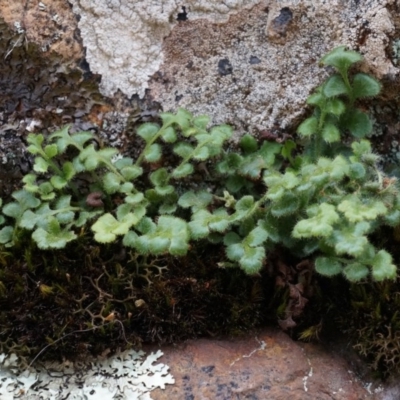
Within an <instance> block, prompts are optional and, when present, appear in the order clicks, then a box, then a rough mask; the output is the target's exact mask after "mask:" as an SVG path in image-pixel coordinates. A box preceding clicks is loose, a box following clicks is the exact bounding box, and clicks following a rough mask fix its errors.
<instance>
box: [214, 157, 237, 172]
mask: <svg viewBox="0 0 400 400" xmlns="http://www.w3.org/2000/svg"><path fill="white" fill-rule="evenodd" d="M242 160H243V157H241V156H240V155H239V154H237V153H228V154H226V155H224V158H223V160H222V161H221V162H219V163H218V164H217V166H216V171H217V172H218V173H219V174H223V175H230V174H232V173H234V172H235V170H236V169H237V168H238V167H239V165H240V163H241V162H242Z"/></svg>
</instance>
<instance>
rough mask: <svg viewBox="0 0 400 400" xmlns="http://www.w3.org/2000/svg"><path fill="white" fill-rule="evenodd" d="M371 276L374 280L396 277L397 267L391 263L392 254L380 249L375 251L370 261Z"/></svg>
mask: <svg viewBox="0 0 400 400" xmlns="http://www.w3.org/2000/svg"><path fill="white" fill-rule="evenodd" d="M371 265H372V277H373V278H374V279H375V280H376V281H378V282H379V281H383V280H385V279H396V276H397V268H396V266H395V265H394V264H393V261H392V256H391V255H390V254H389V253H388V252H387V251H385V250H380V251H378V253H376V255H375V257H374V258H373V259H372V261H371Z"/></svg>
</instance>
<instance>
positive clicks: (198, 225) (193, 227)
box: [189, 208, 231, 240]
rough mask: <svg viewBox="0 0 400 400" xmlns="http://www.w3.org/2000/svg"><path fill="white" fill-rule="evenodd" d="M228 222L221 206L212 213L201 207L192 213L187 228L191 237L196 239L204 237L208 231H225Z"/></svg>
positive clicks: (227, 217) (225, 212) (226, 214)
mask: <svg viewBox="0 0 400 400" xmlns="http://www.w3.org/2000/svg"><path fill="white" fill-rule="evenodd" d="M230 223H231V222H230V219H229V215H228V213H227V211H226V210H225V209H223V208H220V209H217V210H215V211H214V213H213V214H211V213H210V212H209V211H207V210H204V209H201V210H199V211H196V212H194V213H193V215H192V219H191V221H190V222H189V229H190V232H191V237H192V238H193V239H195V240H197V239H202V238H204V237H206V236H207V235H208V234H209V233H210V231H216V232H225V231H226V229H227V228H228V227H229V225H230Z"/></svg>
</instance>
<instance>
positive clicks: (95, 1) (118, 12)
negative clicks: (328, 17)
mask: <svg viewBox="0 0 400 400" xmlns="http://www.w3.org/2000/svg"><path fill="white" fill-rule="evenodd" d="M69 2H70V3H71V4H72V5H73V11H74V12H75V13H76V14H77V15H79V17H80V20H79V29H80V31H81V35H82V39H83V44H84V46H85V47H86V58H87V61H88V62H89V64H90V68H91V71H92V72H94V73H97V74H100V75H102V81H101V90H102V93H103V94H105V95H108V96H112V95H113V94H114V93H115V92H116V91H117V90H118V89H120V90H121V91H122V92H123V93H125V94H126V95H128V96H132V95H133V94H139V95H140V96H141V97H143V96H144V93H145V90H146V88H147V81H148V79H149V77H150V76H151V75H153V74H154V73H155V72H156V71H157V70H158V68H159V66H160V64H161V63H162V61H163V55H162V41H163V39H164V38H165V37H166V36H168V35H169V33H170V31H171V29H172V27H173V26H174V25H175V24H177V23H178V21H177V15H178V13H181V12H182V2H181V1H178V0H163V1H149V0H136V1H131V0H69ZM256 3H258V0H225V1H214V0H187V1H185V3H184V6H185V10H186V11H187V13H188V15H189V17H190V19H198V18H208V19H210V20H213V21H226V20H227V19H228V17H229V15H230V13H231V12H235V11H236V12H237V11H239V10H241V9H242V8H243V7H250V6H252V5H254V4H256Z"/></svg>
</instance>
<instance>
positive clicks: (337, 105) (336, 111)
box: [326, 98, 346, 116]
mask: <svg viewBox="0 0 400 400" xmlns="http://www.w3.org/2000/svg"><path fill="white" fill-rule="evenodd" d="M326 111H327V112H328V113H331V114H333V115H336V116H339V115H342V114H343V113H344V112H345V111H346V106H345V104H344V103H343V101H341V100H339V99H337V98H333V99H329V101H327V103H326Z"/></svg>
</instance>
